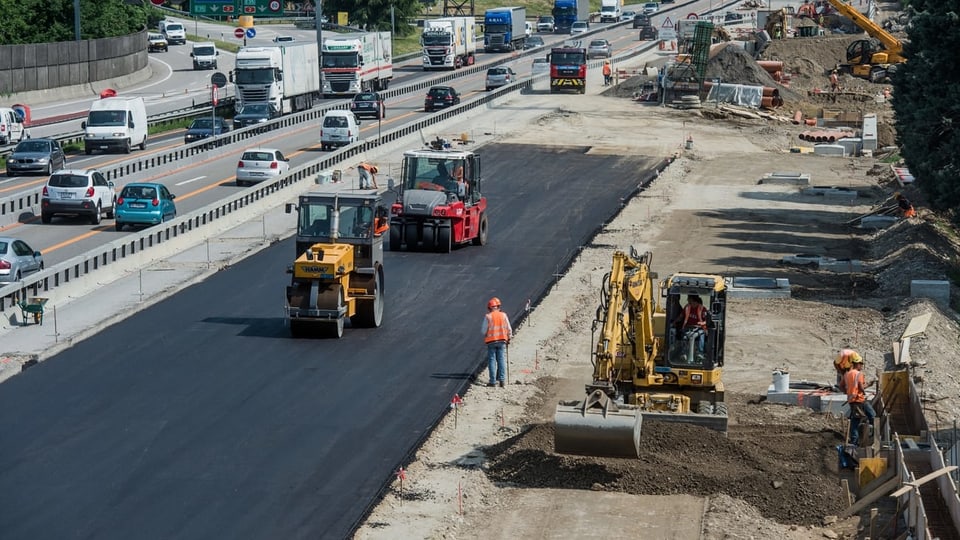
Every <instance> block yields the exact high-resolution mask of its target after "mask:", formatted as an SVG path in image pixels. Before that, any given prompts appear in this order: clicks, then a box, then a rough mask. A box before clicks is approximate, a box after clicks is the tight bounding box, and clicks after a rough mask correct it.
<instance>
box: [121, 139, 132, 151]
mask: <svg viewBox="0 0 960 540" xmlns="http://www.w3.org/2000/svg"><path fill="white" fill-rule="evenodd" d="M130 150H131V148H130V140H129V139H127V140H126V141H125V142H124V143H123V153H124V154H129V153H130Z"/></svg>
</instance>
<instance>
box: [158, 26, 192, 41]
mask: <svg viewBox="0 0 960 540" xmlns="http://www.w3.org/2000/svg"><path fill="white" fill-rule="evenodd" d="M158 26H159V27H160V33H161V34H163V37H165V38H167V43H169V44H171V45H183V44H184V43H186V42H187V29H186V28H184V27H183V24H182V23H178V22H176V21H160V24H159V25H158Z"/></svg>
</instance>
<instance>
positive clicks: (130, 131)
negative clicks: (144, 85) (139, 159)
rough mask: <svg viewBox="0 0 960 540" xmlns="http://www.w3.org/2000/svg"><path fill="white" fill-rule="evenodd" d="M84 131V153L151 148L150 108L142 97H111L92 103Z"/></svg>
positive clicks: (83, 124)
mask: <svg viewBox="0 0 960 540" xmlns="http://www.w3.org/2000/svg"><path fill="white" fill-rule="evenodd" d="M80 127H81V128H82V129H83V151H84V153H86V154H87V155H90V154H92V153H93V151H94V150H102V151H104V152H107V151H110V150H119V151H121V152H123V153H125V154H129V153H130V149H131V148H132V147H134V146H139V147H140V149H141V150H146V149H147V106H146V104H144V102H143V98H142V97H108V98H104V99H101V100H99V101H94V102H93V103H91V104H90V112H89V113H87V119H86V120H85V121H83V122H82V123H81V124H80Z"/></svg>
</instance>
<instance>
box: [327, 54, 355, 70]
mask: <svg viewBox="0 0 960 540" xmlns="http://www.w3.org/2000/svg"><path fill="white" fill-rule="evenodd" d="M357 62H358V60H357V53H331V52H325V53H323V67H325V68H355V67H358V66H359V65H360V64H358V63H357Z"/></svg>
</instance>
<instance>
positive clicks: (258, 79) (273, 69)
mask: <svg viewBox="0 0 960 540" xmlns="http://www.w3.org/2000/svg"><path fill="white" fill-rule="evenodd" d="M230 76H231V81H232V82H233V83H234V84H235V85H236V86H237V102H236V108H237V111H240V110H242V109H243V108H244V107H245V106H248V105H254V104H264V103H265V104H268V105H269V107H270V109H272V110H273V111H275V112H276V113H277V114H287V113H291V112H296V111H302V110H306V109H310V108H312V107H313V103H314V101H315V100H316V99H318V98H319V97H320V61H319V59H318V58H317V46H316V45H315V44H313V43H294V44H290V45H285V46H283V47H244V48H242V49H240V51H239V52H237V58H236V65H235V67H234V70H233V72H231V74H230Z"/></svg>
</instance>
